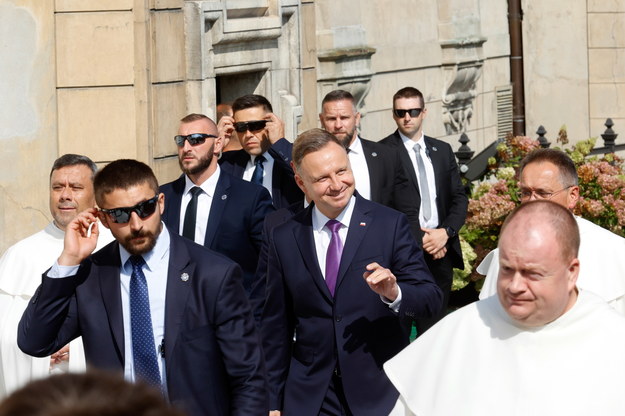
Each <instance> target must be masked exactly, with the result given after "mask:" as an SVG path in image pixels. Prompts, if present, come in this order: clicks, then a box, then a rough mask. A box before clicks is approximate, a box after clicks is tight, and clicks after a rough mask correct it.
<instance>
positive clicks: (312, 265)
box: [293, 204, 333, 303]
mask: <svg viewBox="0 0 625 416" xmlns="http://www.w3.org/2000/svg"><path fill="white" fill-rule="evenodd" d="M312 206H313V204H311V205H309V206H308V208H307V209H306V213H305V215H303V216H302V217H301V218H302V219H301V222H300V221H297V226H295V227H293V237H294V240H295V241H296V244H297V246H298V248H299V251H300V254H301V256H302V259H303V260H304V264H305V266H306V268H307V269H308V271H309V272H310V275H311V276H312V277H313V281H314V282H315V284H316V285H317V287H318V288H319V291H320V292H321V294H322V295H323V297H324V298H326V300H327V301H328V302H330V303H332V302H333V299H332V294H331V293H330V289H328V285H326V281H325V279H324V278H323V274H322V273H321V269H320V268H319V261H318V260H317V250H316V249H315V240H314V237H313V228H312Z"/></svg>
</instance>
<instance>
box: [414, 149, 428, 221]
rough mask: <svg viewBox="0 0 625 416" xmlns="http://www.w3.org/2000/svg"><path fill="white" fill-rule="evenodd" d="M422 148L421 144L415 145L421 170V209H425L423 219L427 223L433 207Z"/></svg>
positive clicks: (418, 166) (418, 167) (418, 165)
mask: <svg viewBox="0 0 625 416" xmlns="http://www.w3.org/2000/svg"><path fill="white" fill-rule="evenodd" d="M420 150H421V146H419V143H416V144H415V145H414V151H415V153H416V154H417V169H419V191H420V193H421V208H422V209H423V218H424V219H425V220H426V221H427V220H429V219H430V217H431V216H432V206H431V204H430V187H429V185H428V176H427V174H426V173H425V163H424V162H423V159H422V158H421V152H420Z"/></svg>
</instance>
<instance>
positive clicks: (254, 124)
mask: <svg viewBox="0 0 625 416" xmlns="http://www.w3.org/2000/svg"><path fill="white" fill-rule="evenodd" d="M266 125H267V120H252V121H239V122H238V123H234V129H235V130H236V131H237V133H244V132H246V131H248V130H249V131H258V130H262V129H264V128H265V126H266Z"/></svg>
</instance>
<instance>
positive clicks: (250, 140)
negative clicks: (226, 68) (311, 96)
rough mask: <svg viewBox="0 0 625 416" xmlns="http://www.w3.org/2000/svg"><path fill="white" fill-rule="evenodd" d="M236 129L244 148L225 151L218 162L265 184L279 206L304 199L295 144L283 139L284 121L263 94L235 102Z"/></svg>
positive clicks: (245, 178) (233, 105)
mask: <svg viewBox="0 0 625 416" xmlns="http://www.w3.org/2000/svg"><path fill="white" fill-rule="evenodd" d="M232 111H233V114H234V116H233V117H234V130H235V132H236V135H237V137H238V139H239V142H240V143H241V146H242V147H243V149H241V150H237V151H232V152H226V153H224V154H223V155H222V157H221V158H220V159H219V163H220V165H221V167H222V169H223V170H224V172H228V173H229V174H231V175H233V176H235V177H237V178H242V179H244V180H246V181H250V182H252V183H256V184H259V185H262V186H264V187H265V188H266V189H267V190H268V191H269V193H270V194H271V197H272V200H273V205H274V206H275V207H276V209H279V208H286V207H288V206H289V205H291V204H293V203H295V202H298V201H303V199H304V195H303V194H302V191H301V190H300V189H299V188H298V187H297V184H296V183H295V179H294V177H293V169H292V168H291V165H290V162H291V152H292V150H293V145H292V143H291V142H289V141H288V140H286V139H285V138H284V123H283V122H282V121H281V120H280V119H279V118H278V117H277V116H276V115H275V114H274V113H273V108H272V106H271V103H270V102H269V101H268V100H267V99H266V98H265V97H263V96H262V95H256V94H249V95H244V96H242V97H239V98H237V99H236V100H235V101H234V102H233V103H232Z"/></svg>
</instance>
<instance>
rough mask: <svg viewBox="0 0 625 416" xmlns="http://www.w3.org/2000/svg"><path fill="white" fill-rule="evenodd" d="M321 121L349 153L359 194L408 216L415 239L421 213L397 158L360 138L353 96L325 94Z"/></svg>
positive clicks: (381, 147)
mask: <svg viewBox="0 0 625 416" xmlns="http://www.w3.org/2000/svg"><path fill="white" fill-rule="evenodd" d="M319 121H321V125H322V127H323V129H324V130H326V131H328V132H330V133H331V134H333V135H334V136H336V137H337V138H338V139H339V140H340V141H341V142H342V143H343V145H344V146H345V147H346V148H347V149H348V157H349V163H350V165H351V167H352V170H353V172H354V178H355V180H356V190H357V191H358V193H359V194H360V195H361V196H362V197H363V198H366V199H369V200H371V201H374V202H377V203H379V204H382V205H386V206H387V207H391V208H394V209H396V210H397V211H400V212H403V213H404V214H406V216H407V217H408V222H409V223H410V227H411V231H412V234H413V235H414V237H415V238H416V237H417V236H418V232H419V221H418V220H419V217H418V212H417V209H416V204H415V201H414V199H413V198H412V195H411V194H410V192H409V183H408V179H407V178H406V175H404V173H403V171H402V169H401V166H400V163H399V158H398V155H397V153H396V152H395V151H393V150H391V149H389V148H388V147H384V146H382V145H380V144H379V143H376V142H372V141H371V140H365V139H363V138H362V137H360V135H359V134H358V125H359V124H360V113H359V112H358V111H357V109H356V101H355V99H354V96H353V95H352V94H351V93H350V92H349V91H345V90H334V91H331V92H329V93H328V94H326V96H325V97H324V98H323V101H322V102H321V113H320V114H319Z"/></svg>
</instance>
